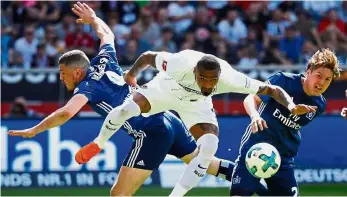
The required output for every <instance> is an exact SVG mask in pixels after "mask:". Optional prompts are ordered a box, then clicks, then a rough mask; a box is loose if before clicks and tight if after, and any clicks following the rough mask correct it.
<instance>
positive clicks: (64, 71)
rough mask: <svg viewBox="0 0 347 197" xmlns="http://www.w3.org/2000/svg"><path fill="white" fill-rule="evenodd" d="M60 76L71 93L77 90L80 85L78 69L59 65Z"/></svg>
mask: <svg viewBox="0 0 347 197" xmlns="http://www.w3.org/2000/svg"><path fill="white" fill-rule="evenodd" d="M59 74H60V80H61V82H62V83H63V84H64V85H65V86H66V88H67V89H68V90H69V91H72V90H74V89H75V88H76V86H77V84H78V80H77V79H78V75H79V74H78V70H77V68H73V67H68V66H65V65H64V64H61V65H59Z"/></svg>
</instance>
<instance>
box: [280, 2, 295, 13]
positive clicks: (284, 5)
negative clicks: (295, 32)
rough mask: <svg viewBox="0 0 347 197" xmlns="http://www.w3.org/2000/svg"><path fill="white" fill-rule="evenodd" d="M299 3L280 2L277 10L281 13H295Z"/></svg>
mask: <svg viewBox="0 0 347 197" xmlns="http://www.w3.org/2000/svg"><path fill="white" fill-rule="evenodd" d="M299 3H300V2H296V1H282V2H281V3H280V4H279V5H278V8H279V9H280V10H281V11H282V12H288V11H290V12H295V11H296V10H297V9H298V8H299V7H300V5H299Z"/></svg>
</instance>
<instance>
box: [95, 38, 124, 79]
mask: <svg viewBox="0 0 347 197" xmlns="http://www.w3.org/2000/svg"><path fill="white" fill-rule="evenodd" d="M116 55H117V54H116V50H115V48H114V47H113V45H111V44H104V45H102V46H101V47H100V49H99V53H98V55H97V56H96V57H94V58H93V59H92V61H91V65H92V66H95V65H99V64H104V63H107V66H108V69H110V70H111V71H113V72H116V73H117V74H118V75H122V74H123V70H122V68H121V67H120V66H119V64H118V60H117V56H116Z"/></svg>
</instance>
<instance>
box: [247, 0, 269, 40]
mask: <svg viewBox="0 0 347 197" xmlns="http://www.w3.org/2000/svg"><path fill="white" fill-rule="evenodd" d="M261 7H262V4H261V2H253V3H251V4H249V8H248V10H246V12H245V15H244V23H245V25H246V26H247V28H248V30H249V29H250V28H252V29H254V30H255V31H256V32H258V34H257V35H258V37H257V39H258V40H262V39H263V31H264V30H265V29H266V22H267V21H266V20H264V19H263V18H262V17H261V16H262V14H261V12H260V11H261Z"/></svg>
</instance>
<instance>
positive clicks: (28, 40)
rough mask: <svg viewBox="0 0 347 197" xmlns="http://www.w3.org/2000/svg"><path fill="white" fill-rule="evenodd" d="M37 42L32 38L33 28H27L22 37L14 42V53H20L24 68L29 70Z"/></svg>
mask: <svg viewBox="0 0 347 197" xmlns="http://www.w3.org/2000/svg"><path fill="white" fill-rule="evenodd" d="M38 44H39V41H38V40H37V39H36V38H35V37H34V27H33V26H27V27H26V28H25V30H24V36H23V37H22V38H19V39H18V40H16V42H15V44H14V46H15V49H16V51H18V52H20V53H21V54H22V56H23V58H24V65H25V68H27V69H29V68H30V65H31V63H32V58H33V55H34V54H35V53H36V51H37V45H38Z"/></svg>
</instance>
